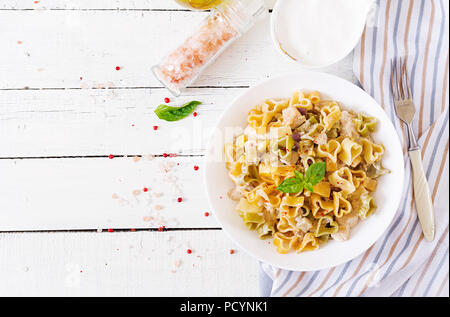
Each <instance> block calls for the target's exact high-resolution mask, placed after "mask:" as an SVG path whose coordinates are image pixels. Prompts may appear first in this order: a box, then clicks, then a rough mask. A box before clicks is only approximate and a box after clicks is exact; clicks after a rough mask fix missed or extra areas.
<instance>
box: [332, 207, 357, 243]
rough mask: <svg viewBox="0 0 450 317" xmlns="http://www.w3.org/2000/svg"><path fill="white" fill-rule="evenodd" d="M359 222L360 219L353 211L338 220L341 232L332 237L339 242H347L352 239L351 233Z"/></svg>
mask: <svg viewBox="0 0 450 317" xmlns="http://www.w3.org/2000/svg"><path fill="white" fill-rule="evenodd" d="M358 222H359V217H358V215H357V214H356V212H355V211H352V212H351V213H349V214H348V215H345V216H343V217H342V218H338V219H337V223H338V225H339V231H338V232H336V233H333V234H332V235H331V237H332V238H333V239H334V240H336V241H339V242H342V241H346V240H348V239H349V238H350V231H351V230H352V229H353V228H354V227H356V225H357V224H358Z"/></svg>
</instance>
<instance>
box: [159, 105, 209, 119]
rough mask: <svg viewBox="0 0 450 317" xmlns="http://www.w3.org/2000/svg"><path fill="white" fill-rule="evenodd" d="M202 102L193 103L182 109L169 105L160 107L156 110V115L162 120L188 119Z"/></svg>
mask: <svg viewBox="0 0 450 317" xmlns="http://www.w3.org/2000/svg"><path fill="white" fill-rule="evenodd" d="M200 104H201V102H200V101H191V102H188V103H186V104H184V105H183V106H181V107H170V106H167V105H160V106H158V108H156V110H155V113H156V115H157V116H158V118H160V119H161V120H166V121H171V122H172V121H178V120H181V119H184V118H186V117H187V116H188V115H190V114H191V113H192V112H194V110H195V108H196V107H197V106H198V105H200Z"/></svg>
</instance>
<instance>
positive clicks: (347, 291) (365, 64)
mask: <svg viewBox="0 0 450 317" xmlns="http://www.w3.org/2000/svg"><path fill="white" fill-rule="evenodd" d="M377 5H378V12H377V15H376V17H375V25H374V26H370V27H369V26H368V27H366V30H365V31H364V34H363V36H362V39H361V42H360V44H359V45H358V46H357V48H356V49H355V51H354V65H353V66H354V67H353V68H354V72H355V75H356V76H357V77H358V78H359V81H360V85H361V87H362V88H363V89H365V90H366V91H367V92H369V93H370V94H371V95H372V96H373V97H374V98H375V99H376V100H377V101H378V102H379V103H380V104H381V105H382V106H383V108H384V109H385V111H386V113H387V114H388V116H390V118H391V120H392V122H393V123H394V126H395V128H396V129H397V131H398V133H399V136H400V137H401V139H402V141H403V147H404V150H405V164H406V165H405V166H406V174H405V188H404V196H403V200H402V201H401V204H400V207H399V209H398V211H397V214H396V216H395V219H394V221H393V222H392V224H391V225H390V227H389V228H388V230H387V231H386V233H385V234H384V236H382V237H381V238H380V239H379V240H378V241H377V242H376V243H375V244H374V245H373V246H372V247H371V248H370V249H369V250H367V251H366V252H365V253H364V254H362V255H360V256H359V257H357V258H355V259H354V260H352V261H350V262H347V263H345V264H342V265H340V266H337V267H335V268H330V269H327V270H323V271H316V272H291V271H285V270H281V269H278V268H274V267H272V266H269V265H267V264H264V263H261V265H260V268H261V272H264V274H265V275H266V277H267V278H266V282H265V283H264V285H262V287H261V290H262V294H266V295H267V294H270V295H272V296H448V295H449V284H448V283H449V282H448V281H449V270H448V267H449V248H448V245H449V238H448V231H449V198H448V191H449V178H448V175H449V165H448V149H449V122H448V118H449V96H448V94H449V92H448V82H449V80H448V74H449V73H448V68H449V42H448V38H449V34H448V29H449V26H448V3H447V2H445V1H443V0H378V1H377ZM398 56H403V57H405V59H406V62H407V68H408V72H409V74H410V77H411V86H412V90H413V96H414V103H415V105H416V108H417V115H416V117H415V119H414V123H413V127H414V131H415V133H416V135H417V136H419V143H420V145H421V146H422V157H423V164H424V168H425V172H426V176H427V179H428V182H429V186H430V192H431V194H432V199H433V203H434V208H435V214H436V239H435V241H433V242H431V243H430V242H426V240H425V239H424V238H423V234H422V229H421V226H420V223H419V222H418V219H417V212H416V210H415V206H414V203H413V187H412V179H411V178H412V174H411V169H410V167H409V165H410V163H409V161H408V157H407V153H406V149H407V132H406V127H405V126H404V125H403V123H401V122H400V121H399V120H398V118H397V117H396V116H395V109H394V108H393V104H392V102H391V100H392V95H391V92H390V60H391V58H393V57H398ZM264 292H265V293H264Z"/></svg>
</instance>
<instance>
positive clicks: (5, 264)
mask: <svg viewBox="0 0 450 317" xmlns="http://www.w3.org/2000/svg"><path fill="white" fill-rule="evenodd" d="M187 249H191V250H192V251H193V252H192V254H187V253H186V250H187ZM231 249H234V250H237V251H236V253H235V254H232V255H231V254H230V250H231ZM0 259H1V260H0V279H1V283H0V296H258V289H257V261H256V260H254V259H253V258H251V257H249V256H248V255H246V254H245V253H244V252H242V251H239V250H238V249H236V246H234V245H233V243H232V242H231V241H230V240H229V239H228V238H227V237H225V235H224V233H223V232H222V231H202V232H193V231H186V232H162V233H161V232H130V233H48V234H42V233H39V234H38V233H15V234H5V233H3V234H0Z"/></svg>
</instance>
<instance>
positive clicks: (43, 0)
mask: <svg viewBox="0 0 450 317" xmlns="http://www.w3.org/2000/svg"><path fill="white" fill-rule="evenodd" d="M275 2H276V0H265V3H266V6H267V7H268V8H272V7H273V5H274V3H275ZM1 9H7V10H20V9H25V10H52V9H53V10H55V9H56V10H108V9H109V10H184V8H182V7H180V6H179V5H178V4H177V3H176V2H175V1H173V0H95V1H92V0H71V1H61V0H40V1H39V2H38V3H34V1H24V0H0V10H1Z"/></svg>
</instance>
